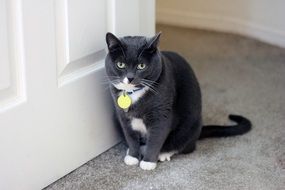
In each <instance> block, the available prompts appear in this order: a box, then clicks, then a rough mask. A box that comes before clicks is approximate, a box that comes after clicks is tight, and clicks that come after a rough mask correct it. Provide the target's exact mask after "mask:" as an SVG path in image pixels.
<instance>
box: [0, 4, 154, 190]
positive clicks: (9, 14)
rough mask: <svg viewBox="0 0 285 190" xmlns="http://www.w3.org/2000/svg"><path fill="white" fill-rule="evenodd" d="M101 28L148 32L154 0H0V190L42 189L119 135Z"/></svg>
mask: <svg viewBox="0 0 285 190" xmlns="http://www.w3.org/2000/svg"><path fill="white" fill-rule="evenodd" d="M107 31H111V32H113V33H115V34H116V35H118V36H122V35H147V36H150V35H153V34H154V0H143V1H142V0H0V189H1V190H11V189H12V190H13V189H20V190H25V189H29V190H31V189H40V188H43V187H45V186H47V185H48V184H50V183H52V182H53V181H55V180H57V179H59V178H60V177H62V176H64V175H65V174H67V173H69V172H70V171H72V170H74V169H75V168H77V167H79V166H80V165H82V164H84V163H85V162H87V161H88V160H90V159H92V158H94V157H95V156H97V155H98V154H100V153H102V152H103V151H105V150H107V149H108V148H110V147H111V146H113V145H114V144H116V143H118V142H119V140H120V137H119V135H118V134H117V132H116V130H114V127H113V126H112V124H111V122H110V118H111V117H110V114H109V112H108V111H107V109H106V104H105V102H106V101H105V99H104V96H105V94H106V91H104V89H102V87H101V86H102V85H101V83H100V82H99V81H100V80H101V78H102V76H103V75H104V68H103V66H104V58H105V55H106V51H105V33H106V32H107ZM101 89H102V90H101Z"/></svg>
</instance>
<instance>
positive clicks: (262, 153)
mask: <svg viewBox="0 0 285 190" xmlns="http://www.w3.org/2000/svg"><path fill="white" fill-rule="evenodd" d="M157 31H162V32H163V34H162V36H161V46H160V47H161V49H163V50H173V51H176V52H179V53H180V54H181V55H183V56H184V57H185V58H186V59H187V60H189V61H190V64H191V65H192V67H193V69H194V71H195V72H196V74H197V77H198V79H199V82H200V84H201V88H202V94H203V119H204V123H205V124H228V123H229V121H228V120H227V116H228V114H229V113H234V114H241V115H244V116H246V117H248V118H250V119H251V121H252V123H253V129H252V131H250V132H249V133H248V134H246V135H243V136H238V137H231V138H220V139H206V140H202V141H199V142H198V144H197V150H196V151H195V152H193V153H192V154H188V155H177V156H175V157H173V159H172V160H171V161H170V162H164V163H159V164H158V167H157V169H156V170H154V171H143V170H141V169H140V168H139V167H136V166H134V167H130V166H126V165H125V164H124V163H123V158H124V155H125V151H126V145H125V144H124V143H121V144H119V145H117V146H115V147H113V148H112V149H110V150H108V151H107V152H105V153H103V154H101V155H100V156H98V157H96V158H94V159H93V160H91V161H89V162H88V163H86V164H85V165H83V166H82V167H80V168H78V169H76V170H75V171H74V172H72V173H70V174H68V175H67V176H65V177H63V178H62V179H60V180H58V181H57V182H55V183H53V184H51V185H50V186H49V187H47V188H46V189H45V190H52V189H54V190H59V189H68V190H89V189H90V190H91V189H100V190H105V189H107V190H109V189H110V190H113V189H114V190H115V189H169V190H172V189H207V190H208V189H217V190H228V189H231V190H242V189H250V190H251V189H252V190H257V189H258V190H282V189H283V190H284V189H285V49H282V48H278V47H275V46H271V45H268V44H265V43H262V42H259V41H256V40H253V39H249V38H246V37H242V36H239V35H233V34H225V33H218V32H211V31H203V30H194V29H186V28H179V27H173V26H166V25H158V26H157Z"/></svg>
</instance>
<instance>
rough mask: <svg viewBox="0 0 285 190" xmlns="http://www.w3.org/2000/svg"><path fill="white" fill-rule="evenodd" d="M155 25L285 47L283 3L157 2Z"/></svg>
mask: <svg viewBox="0 0 285 190" xmlns="http://www.w3.org/2000/svg"><path fill="white" fill-rule="evenodd" d="M156 3H157V13H156V14H157V15H156V16H157V22H158V23H166V24H174V25H181V26H187V27H194V28H205V29H213V30H218V31H227V32H232V33H239V34H243V35H247V36H251V37H254V38H257V39H260V40H262V41H265V42H269V43H272V44H276V45H279V46H282V47H285V1H284V0H239V1H236V0H215V1H213V0H201V1H197V0H157V1H156Z"/></svg>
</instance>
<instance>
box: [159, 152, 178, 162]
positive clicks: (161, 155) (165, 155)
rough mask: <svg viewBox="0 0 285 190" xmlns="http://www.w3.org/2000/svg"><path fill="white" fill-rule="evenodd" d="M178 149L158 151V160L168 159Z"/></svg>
mask: <svg viewBox="0 0 285 190" xmlns="http://www.w3.org/2000/svg"><path fill="white" fill-rule="evenodd" d="M177 153H178V151H170V152H161V153H159V155H158V160H159V161H160V162H164V161H170V160H171V157H172V156H173V155H174V154H177Z"/></svg>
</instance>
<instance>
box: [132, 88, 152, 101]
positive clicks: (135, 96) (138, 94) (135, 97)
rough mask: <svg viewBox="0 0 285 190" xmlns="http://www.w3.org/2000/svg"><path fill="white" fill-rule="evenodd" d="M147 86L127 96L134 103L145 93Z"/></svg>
mask: <svg viewBox="0 0 285 190" xmlns="http://www.w3.org/2000/svg"><path fill="white" fill-rule="evenodd" d="M148 89H149V88H148V87H144V88H143V89H141V90H138V91H135V92H133V93H132V94H130V95H129V96H130V97H131V99H132V103H133V104H134V103H135V102H136V101H138V100H139V99H140V98H141V97H142V96H143V95H144V94H145V93H146V91H148Z"/></svg>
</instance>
